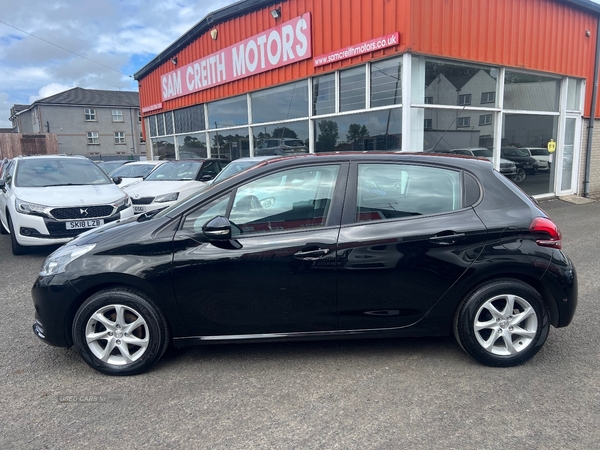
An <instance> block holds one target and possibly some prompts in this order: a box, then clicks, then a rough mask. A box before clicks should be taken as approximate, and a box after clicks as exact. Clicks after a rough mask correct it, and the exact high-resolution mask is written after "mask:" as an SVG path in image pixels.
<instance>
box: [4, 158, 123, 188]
mask: <svg viewBox="0 0 600 450" xmlns="http://www.w3.org/2000/svg"><path fill="white" fill-rule="evenodd" d="M90 184H112V181H111V180H110V178H108V176H107V175H106V174H105V173H104V172H103V171H102V170H101V169H100V168H99V167H98V166H97V165H96V164H95V163H93V162H92V161H90V160H89V159H84V158H76V157H73V158H56V159H54V158H32V159H25V158H24V159H22V160H20V161H19V162H18V166H17V171H16V174H15V186H19V187H48V186H83V185H90Z"/></svg>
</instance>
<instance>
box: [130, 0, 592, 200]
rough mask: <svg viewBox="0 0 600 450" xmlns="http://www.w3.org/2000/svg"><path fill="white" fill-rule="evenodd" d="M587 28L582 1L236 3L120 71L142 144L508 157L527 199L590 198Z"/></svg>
mask: <svg viewBox="0 0 600 450" xmlns="http://www.w3.org/2000/svg"><path fill="white" fill-rule="evenodd" d="M599 24H600V5H598V4H596V3H594V2H592V1H589V0H287V1H285V0H284V1H278V2H274V1H272V0H242V1H240V2H237V3H234V4H232V5H230V6H228V7H225V8H223V9H220V10H218V11H215V12H213V13H211V14H209V15H208V16H206V17H205V18H204V19H202V20H201V21H200V22H198V24H196V25H195V26H194V27H193V28H192V29H190V30H189V31H188V32H187V33H185V34H184V35H183V36H181V37H180V38H179V39H178V40H177V41H176V42H174V43H173V44H172V45H170V46H169V47H168V48H167V49H165V50H164V51H163V52H162V53H161V54H159V55H158V56H156V57H155V58H154V59H153V60H152V61H150V62H149V63H148V64H147V65H146V66H145V67H143V68H142V69H141V70H139V71H138V72H137V73H136V74H135V79H136V80H137V81H138V83H139V93H140V107H141V111H142V116H143V120H144V125H145V126H144V128H145V130H144V131H145V136H146V141H147V143H151V145H148V146H147V147H148V150H147V153H148V156H149V157H150V156H151V157H152V158H154V159H158V158H189V157H197V156H200V157H206V156H213V157H225V158H230V159H236V158H240V157H244V156H253V155H255V154H256V153H259V152H260V150H261V149H263V150H264V149H266V148H270V147H274V148H286V150H288V151H293V147H294V146H296V147H298V148H299V149H301V151H309V152H315V153H319V152H329V151H390V152H392V151H393V152H399V151H402V152H449V151H452V150H455V151H456V150H457V149H460V150H463V153H464V150H467V151H468V152H473V154H476V155H482V154H486V155H488V156H489V159H491V160H492V161H493V164H494V165H495V167H496V168H497V169H499V170H501V169H502V167H504V166H505V165H506V163H509V164H510V162H511V161H513V160H512V159H511V157H510V155H511V154H514V153H515V152H517V153H518V154H523V153H526V154H527V155H532V156H533V157H534V158H535V157H536V155H537V158H536V159H537V160H538V161H540V165H539V169H540V170H537V172H536V171H535V170H530V171H529V172H528V174H527V176H526V177H523V179H521V180H519V185H520V186H521V187H522V188H523V189H524V190H525V191H526V192H527V193H528V194H530V195H534V196H536V197H547V196H565V195H571V194H577V195H581V196H600V130H599V131H597V132H594V126H593V124H594V123H595V118H596V117H597V116H598V115H599V113H600V105H599V104H598V102H597V97H598V83H597V82H596V83H594V80H597V79H598V63H599V54H600V52H599V49H600V45H599ZM517 149H518V151H517ZM482 151H483V153H482ZM468 152H467V153H468ZM486 152H487V153H486ZM520 164H521V163H518V162H514V164H513V165H517V166H519V165H520ZM536 164H537V163H536Z"/></svg>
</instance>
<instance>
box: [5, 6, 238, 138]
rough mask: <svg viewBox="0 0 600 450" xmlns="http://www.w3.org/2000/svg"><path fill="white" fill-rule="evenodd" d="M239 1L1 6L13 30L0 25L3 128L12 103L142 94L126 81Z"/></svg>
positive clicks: (131, 83)
mask: <svg viewBox="0 0 600 450" xmlns="http://www.w3.org/2000/svg"><path fill="white" fill-rule="evenodd" d="M233 1H234V0H210V1H206V0H195V1H187V2H183V1H181V0H162V1H158V0H153V1H148V0H128V1H126V2H125V1H122V0H97V1H94V2H86V1H81V0H52V1H48V0H27V1H11V2H7V1H2V2H0V20H1V21H2V22H5V23H7V24H10V26H9V25H6V24H4V23H0V89H2V92H1V95H2V96H1V97H0V99H1V100H2V102H1V103H0V127H10V126H11V124H10V122H9V121H8V117H9V115H10V107H11V106H12V105H13V104H15V103H21V104H25V103H28V102H31V101H32V100H31V99H36V100H37V99H39V98H44V97H47V96H48V95H53V94H55V93H57V92H61V91H60V90H57V89H63V88H64V89H70V88H71V87H75V86H79V87H83V88H90V89H109V90H118V89H127V90H137V83H136V82H135V81H134V80H133V79H132V78H130V77H128V75H131V74H133V73H135V72H137V71H138V70H140V69H141V68H142V67H143V66H144V65H145V64H146V63H147V62H148V61H150V60H151V59H152V58H154V56H156V55H157V54H158V53H160V52H161V51H163V50H164V49H165V48H166V47H168V46H169V45H171V44H172V43H173V42H174V41H175V40H176V39H177V38H179V37H180V36H181V35H182V34H184V33H185V32H186V31H188V30H189V29H190V28H192V27H193V26H194V25H195V24H196V23H198V22H199V21H200V20H202V19H203V18H204V17H206V15H207V14H209V13H210V12H214V11H216V10H218V9H220V8H223V7H225V6H227V5H229V4H231V3H233ZM32 12H35V14H33V13H32ZM14 27H16V28H19V29H20V30H23V31H24V32H23V31H19V30H17V29H15V28H14ZM27 33H29V34H27ZM31 34H33V35H35V36H37V37H38V38H40V39H38V38H36V37H33V36H31ZM49 42H50V43H49ZM60 47H62V48H60ZM73 53H77V54H78V55H81V56H83V57H80V56H76V55H74V54H73ZM85 58H88V59H85ZM90 60H92V61H95V62H97V63H100V64H96V63H94V62H92V61H90ZM64 89H63V90H64Z"/></svg>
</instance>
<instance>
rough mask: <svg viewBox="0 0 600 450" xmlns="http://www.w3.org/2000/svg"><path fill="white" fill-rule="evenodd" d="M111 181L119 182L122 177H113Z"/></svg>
mask: <svg viewBox="0 0 600 450" xmlns="http://www.w3.org/2000/svg"><path fill="white" fill-rule="evenodd" d="M112 180H113V183H115V184H121V181H123V178H121V177H113V179H112Z"/></svg>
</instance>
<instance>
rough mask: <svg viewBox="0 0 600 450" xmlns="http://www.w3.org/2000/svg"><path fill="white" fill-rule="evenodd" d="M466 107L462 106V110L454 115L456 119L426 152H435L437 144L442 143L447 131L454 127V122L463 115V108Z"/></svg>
mask: <svg viewBox="0 0 600 450" xmlns="http://www.w3.org/2000/svg"><path fill="white" fill-rule="evenodd" d="M466 107H467V105H465V106H463V107H462V109H461V110H460V112H459V113H458V114H457V115H456V117H455V118H454V120H453V121H452V123H451V124H450V125H448V128H446V131H444V132H443V133H442V135H441V136H440V138H439V139H438V141H437V142H436V143H435V145H434V146H433V147H432V148H431V150H428V151H430V152H433V151H434V150H435V148H436V147H437V146H438V144H439V143H440V142H441V141H442V139H444V136H446V133H447V132H448V130H449V129H450V128H451V127H452V125H454V122H456V120H457V119H458V117H459V116H460V115H461V114H462V113H463V111H464V110H465V108H466Z"/></svg>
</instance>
